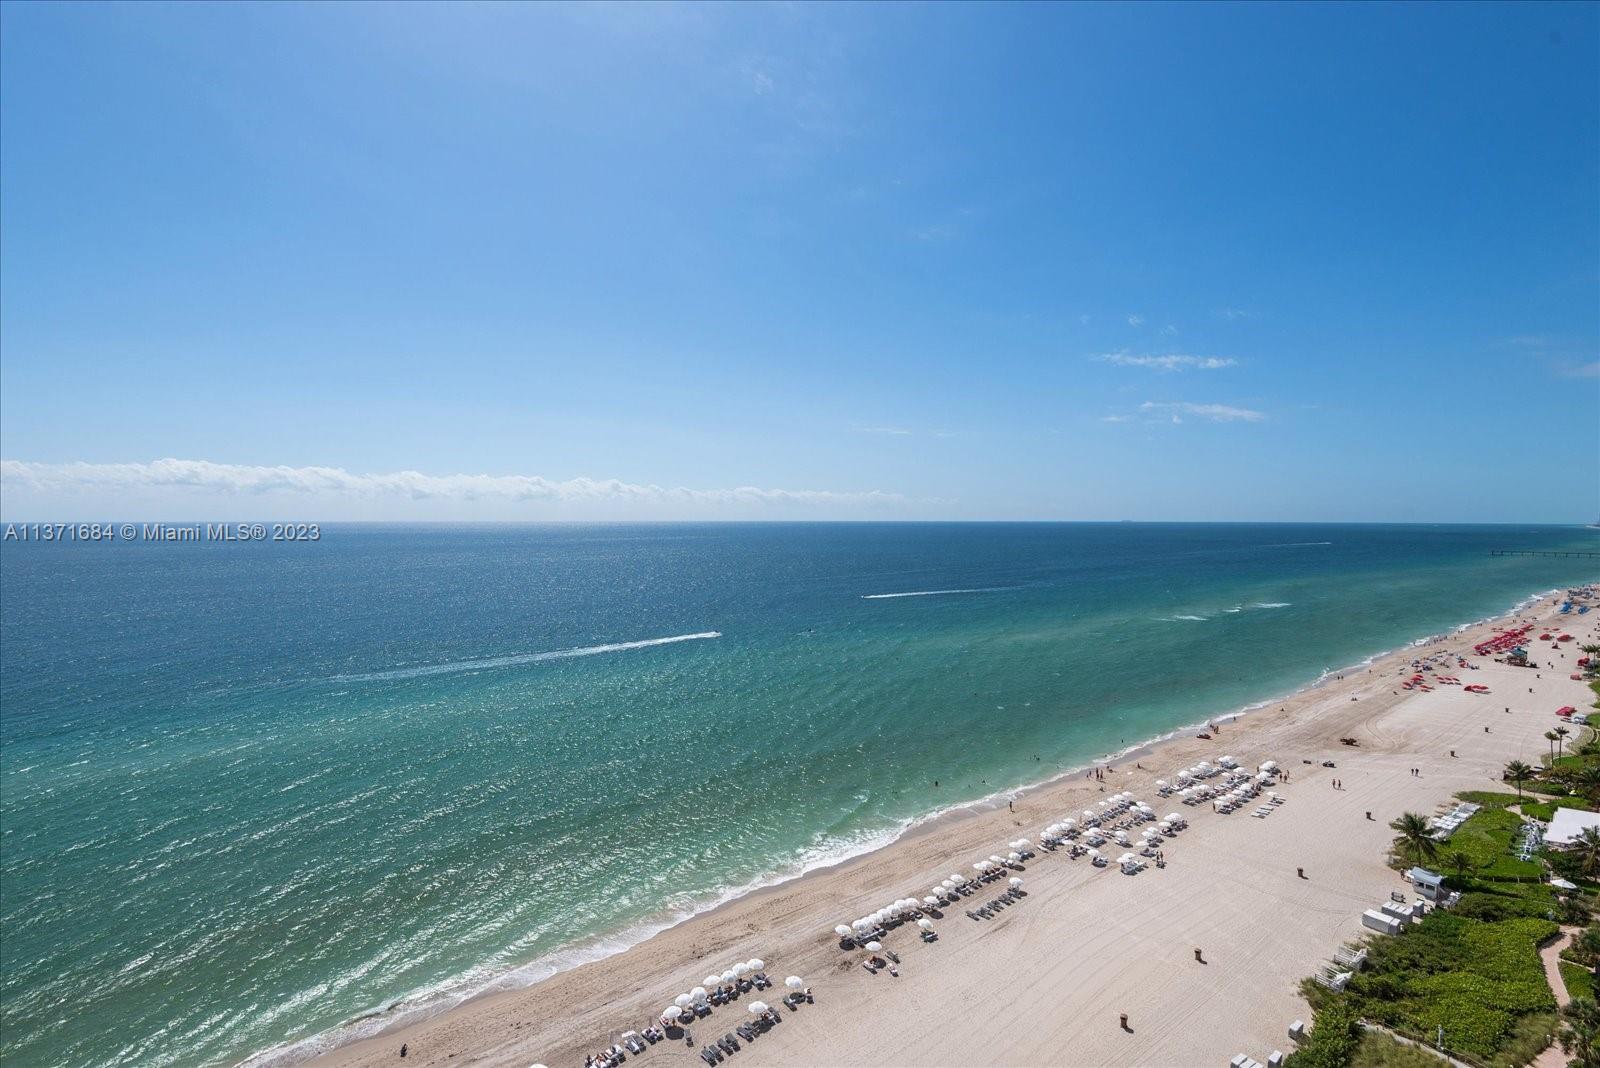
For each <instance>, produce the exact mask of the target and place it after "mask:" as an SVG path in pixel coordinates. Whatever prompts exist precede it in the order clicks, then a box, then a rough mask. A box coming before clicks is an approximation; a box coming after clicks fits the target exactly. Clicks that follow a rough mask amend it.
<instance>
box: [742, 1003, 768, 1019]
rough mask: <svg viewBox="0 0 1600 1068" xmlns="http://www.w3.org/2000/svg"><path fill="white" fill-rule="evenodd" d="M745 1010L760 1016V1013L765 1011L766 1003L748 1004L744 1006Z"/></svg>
mask: <svg viewBox="0 0 1600 1068" xmlns="http://www.w3.org/2000/svg"><path fill="white" fill-rule="evenodd" d="M745 1008H747V1009H749V1010H750V1011H751V1012H752V1013H754V1014H755V1015H757V1016H760V1015H761V1014H762V1013H764V1012H766V1011H767V1003H766V1002H765V1001H752V1002H751V1003H750V1004H748V1005H746V1006H745Z"/></svg>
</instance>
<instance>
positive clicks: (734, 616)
mask: <svg viewBox="0 0 1600 1068" xmlns="http://www.w3.org/2000/svg"><path fill="white" fill-rule="evenodd" d="M325 531H326V533H325V535H324V538H323V540H322V541H321V542H318V543H316V544H312V545H294V546H285V545H261V544H244V545H239V544H234V545H226V546H222V545H197V544H185V545H171V544H168V545H146V544H118V545H114V546H104V545H96V546H90V545H38V544H34V545H16V544H8V545H5V546H4V547H3V549H0V592H3V596H0V804H3V817H4V818H3V820H0V885H3V894H0V923H3V935H4V937H3V938H0V995H3V997H0V1014H3V1019H0V1034H3V1038H0V1041H3V1043H4V1045H3V1048H0V1052H3V1055H4V1058H5V1060H6V1062H7V1063H8V1064H13V1063H14V1064H30V1065H31V1064H67V1065H90V1064H115V1063H122V1064H209V1063H225V1062H230V1061H236V1060H239V1059H241V1058H244V1057H246V1056H248V1055H250V1054H252V1053H256V1052H259V1051H262V1050H268V1049H279V1050H283V1049H285V1048H287V1049H288V1050H289V1051H290V1052H291V1053H292V1054H294V1055H298V1054H300V1053H304V1052H307V1051H309V1050H311V1049H313V1048H315V1046H316V1043H317V1042H320V1041H324V1040H325V1039H326V1036H327V1035H328V1034H329V1033H349V1030H350V1025H351V1022H352V1021H353V1020H356V1019H358V1018H361V1017H369V1018H375V1017H374V1016H373V1014H381V1013H383V1012H386V1011H388V1012H392V1011H394V1010H395V1009H396V1008H400V1009H404V1008H406V1007H407V1006H414V1005H417V1004H427V1003H429V1001H430V999H433V998H435V997H437V996H439V995H440V992H449V993H451V994H460V993H463V992H466V991H469V990H472V989H476V988H478V987H480V986H481V985H482V984H483V983H485V982H488V981H490V980H491V979H494V978H496V977H502V976H505V975H506V974H507V973H508V972H512V970H513V969H521V970H520V971H519V972H516V974H515V981H528V980H530V979H533V978H537V977H539V976H542V975H545V974H548V973H549V971H550V970H551V968H553V967H558V966H561V965H563V964H566V963H571V962H572V961H574V960H577V959H581V958H582V957H583V956H584V955H586V954H594V953H599V952H605V951H608V950H611V949H614V948H617V947H619V946H620V945H623V944H625V943H626V942H627V941H628V940H629V938H630V937H633V936H636V935H637V933H638V931H639V930H640V925H641V924H644V923H646V922H649V921H652V920H655V921H660V920H661V919H662V918H663V917H664V916H666V915H670V914H673V913H674V912H677V913H681V912H686V911H689V910H692V909H694V908H697V907H702V906H704V905H706V904H708V903H710V902H712V901H715V900H716V899H718V897H719V896H723V895H725V894H727V893H728V892H730V891H732V890H735V889H738V888H741V887H747V886H750V885H753V884H755V883H758V882H760V881H762V880H764V879H768V878H770V877H772V876H773V875H775V874H777V873H784V872H793V871H796V870H798V869H800V868H801V867H803V866H805V865H807V864H814V863H818V862H821V861H824V860H826V859H829V858H833V857H837V856H840V855H843V854H845V853H848V852H851V851H855V850H859V849H862V848H866V847H868V846H870V845H871V844H874V843H877V842H881V841H884V840H886V839H887V838H888V837H890V836H892V835H893V834H894V833H895V832H896V831H897V830H899V829H900V828H902V827H904V826H905V825H906V823H907V822H908V821H911V820H914V819H916V818H918V817H920V816H923V815H925V814H927V813H929V812H931V811H933V810H936V809H939V808H941V807H945V806H949V805H952V804H958V803H961V802H964V801H970V800H973V799H975V798H978V797H981V796H984V795H986V794H989V793H991V792H993V791H995V790H997V789H1000V788H1003V787H1007V786H1013V785H1018V784H1021V783H1024V782H1031V781H1036V780H1038V779H1041V778H1044V777H1045V776H1046V775H1048V774H1050V773H1052V772H1054V771H1055V770H1057V769H1059V768H1062V767H1068V766H1072V765H1074V764H1076V763H1079V762H1082V761H1084V760H1086V759H1090V758H1093V757H1094V756H1097V755H1099V754H1102V753H1105V752H1108V751H1111V750H1114V749H1117V748H1120V747H1121V746H1123V745H1124V744H1128V743H1132V742H1135V741H1138V740H1140V739H1143V738H1147V737H1150V736H1153V735H1156V734H1160V733H1163V732H1165V731H1168V730H1171V729H1173V728H1174V727H1177V726H1180V725H1182V724H1186V723H1191V722H1194V721H1196V720H1198V719H1200V718H1202V717H1204V716H1206V715H1212V714H1217V713H1222V712H1227V711H1231V710H1233V709H1236V708H1239V707H1241V706H1243V705H1246V704H1249V703H1252V702H1255V701H1259V700H1263V699H1266V698H1268V697H1271V696H1273V695H1276V694H1280V693H1283V692H1285V691H1287V690H1289V689H1292V688H1294V687H1297V686H1299V685H1302V684H1305V683H1307V682H1310V681H1312V680H1314V679H1315V678H1317V676H1318V675H1319V674H1320V673H1321V672H1323V671H1324V670H1326V669H1330V668H1337V667H1342V666H1346V665H1348V664H1351V663H1354V662H1356V661H1358V660H1360V659H1362V658H1363V657H1366V656H1368V655H1371V654H1373V653H1377V652H1380V651H1382V650H1385V649H1389V648H1394V647H1396V646H1399V645H1403V644H1405V643H1406V642H1408V641H1411V640H1413V639H1416V638H1419V637H1422V636H1425V635H1428V634H1432V633H1437V632H1440V631H1444V630H1448V629H1449V628H1451V627H1453V626H1456V625H1459V624H1462V623H1465V622H1468V621H1470V620H1473V619H1477V618H1482V617H1485V616H1488V615H1492V614H1495V613H1498V612H1502V611H1504V610H1506V609H1508V608H1510V607H1511V605H1512V604H1514V603H1516V602H1518V601H1520V600H1522V599H1524V598H1526V597H1527V596H1529V595H1530V594H1532V593H1534V592H1535V591H1542V590H1547V589H1550V588H1553V587H1557V586H1564V585H1568V584H1575V583H1578V582H1583V581H1593V580H1594V579H1596V578H1597V577H1600V566H1597V562H1596V561H1592V560H1590V561H1585V560H1576V559H1565V560H1562V559H1545V558H1491V557H1490V556H1489V555H1488V550H1489V549H1491V548H1498V547H1508V546H1509V547H1517V548H1550V549H1556V548H1580V549H1589V550H1594V549H1595V548H1596V547H1597V545H1600V536H1597V532H1595V531H1591V530H1585V529H1577V528H1489V527H1373V526H1282V525H1270V526H1254V525H1151V524H1065V525H1045V524H1040V525H1028V524H1019V525H954V524H952V525H944V524H926V525H923V524H917V525H890V524H884V525H876V524H838V525H831V524H824V525H793V526H790V525H752V526H745V525H718V526H687V525H670V526H588V527H503V526H497V527H465V526H462V527H389V526H370V527H362V526H348V527H333V528H325ZM886 594H894V595H900V594H919V595H918V596H882V595H886ZM665 639H674V640H670V641H667V640H665ZM935 780H938V782H939V783H940V786H939V787H937V788H935V787H934V785H933V784H934V781H935ZM316 1036H324V1037H323V1038H322V1039H318V1038H316ZM296 1043H300V1044H299V1045H295V1044H296Z"/></svg>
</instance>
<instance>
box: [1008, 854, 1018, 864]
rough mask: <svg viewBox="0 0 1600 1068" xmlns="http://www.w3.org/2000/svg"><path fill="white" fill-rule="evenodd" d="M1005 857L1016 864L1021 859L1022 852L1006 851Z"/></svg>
mask: <svg viewBox="0 0 1600 1068" xmlns="http://www.w3.org/2000/svg"><path fill="white" fill-rule="evenodd" d="M1006 859H1007V860H1009V861H1010V862H1011V863H1013V864H1016V863H1019V862H1020V861H1021V860H1022V854H1021V853H1007V854H1006Z"/></svg>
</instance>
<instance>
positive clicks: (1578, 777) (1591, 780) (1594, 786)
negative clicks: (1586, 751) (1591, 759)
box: [1572, 764, 1600, 801]
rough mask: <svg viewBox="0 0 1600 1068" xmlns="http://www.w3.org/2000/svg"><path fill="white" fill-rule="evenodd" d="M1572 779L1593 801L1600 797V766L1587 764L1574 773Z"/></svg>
mask: <svg viewBox="0 0 1600 1068" xmlns="http://www.w3.org/2000/svg"><path fill="white" fill-rule="evenodd" d="M1572 779H1573V782H1574V783H1575V784H1576V785H1577V787H1578V789H1579V790H1581V791H1583V794H1584V796H1585V797H1587V798H1589V799H1590V800H1591V801H1592V800H1594V799H1595V797H1596V796H1597V795H1600V764H1585V765H1584V766H1583V767H1581V768H1579V769H1578V770H1577V771H1576V772H1574V773H1573V776H1572Z"/></svg>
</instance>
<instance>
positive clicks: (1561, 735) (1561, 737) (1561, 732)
mask: <svg viewBox="0 0 1600 1068" xmlns="http://www.w3.org/2000/svg"><path fill="white" fill-rule="evenodd" d="M1552 733H1553V734H1554V735H1555V736H1556V759H1557V760H1560V759H1561V743H1562V742H1563V741H1565V740H1566V737H1567V735H1569V734H1571V733H1572V732H1571V731H1569V730H1567V728H1565V727H1557V728H1556V729H1555V730H1554V731H1553V732H1552Z"/></svg>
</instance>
